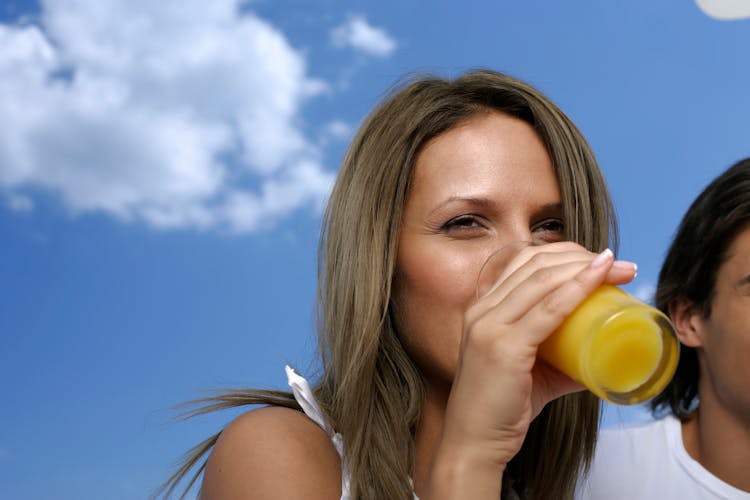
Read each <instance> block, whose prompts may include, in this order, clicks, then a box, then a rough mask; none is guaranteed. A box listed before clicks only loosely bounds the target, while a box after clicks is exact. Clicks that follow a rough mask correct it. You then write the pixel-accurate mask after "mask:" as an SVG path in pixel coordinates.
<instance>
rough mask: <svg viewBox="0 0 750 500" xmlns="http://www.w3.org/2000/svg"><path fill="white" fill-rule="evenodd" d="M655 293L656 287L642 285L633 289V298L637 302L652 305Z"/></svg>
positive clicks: (649, 284) (650, 284)
mask: <svg viewBox="0 0 750 500" xmlns="http://www.w3.org/2000/svg"><path fill="white" fill-rule="evenodd" d="M655 292H656V285H654V284H653V283H642V284H640V285H638V287H637V288H636V289H635V291H634V292H633V296H635V298H637V299H638V300H641V301H643V302H646V303H648V304H651V303H653V300H654V293H655Z"/></svg>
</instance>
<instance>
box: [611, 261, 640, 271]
mask: <svg viewBox="0 0 750 500" xmlns="http://www.w3.org/2000/svg"><path fill="white" fill-rule="evenodd" d="M612 267H616V268H618V269H626V270H628V271H633V272H634V273H636V274H638V264H636V263H635V262H630V261H627V260H616V261H614V262H613V263H612Z"/></svg>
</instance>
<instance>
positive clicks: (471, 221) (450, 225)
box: [442, 215, 483, 231]
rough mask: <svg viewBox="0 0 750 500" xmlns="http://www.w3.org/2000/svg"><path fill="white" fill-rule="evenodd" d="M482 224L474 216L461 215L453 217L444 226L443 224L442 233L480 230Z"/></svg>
mask: <svg viewBox="0 0 750 500" xmlns="http://www.w3.org/2000/svg"><path fill="white" fill-rule="evenodd" d="M481 227H483V226H482V224H481V223H480V222H479V219H478V218H477V217H476V216H474V215H461V216H459V217H454V218H453V219H451V220H449V221H448V222H446V223H445V224H443V227H442V229H443V231H460V230H462V229H463V230H465V229H474V228H481Z"/></svg>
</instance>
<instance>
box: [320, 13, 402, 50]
mask: <svg viewBox="0 0 750 500" xmlns="http://www.w3.org/2000/svg"><path fill="white" fill-rule="evenodd" d="M331 42H332V43H333V45H334V47H339V48H345V47H348V48H352V49H355V50H358V51H361V52H364V53H365V54H368V55H372V56H376V57H387V56H389V55H391V54H392V53H393V51H395V50H396V45H397V44H396V41H395V40H394V39H393V38H392V37H391V36H390V35H389V34H388V32H386V31H385V30H384V29H382V28H376V27H374V26H372V25H371V24H370V23H368V22H367V19H365V18H364V17H363V16H352V17H350V18H349V19H348V20H347V21H346V22H345V23H344V24H342V25H340V26H338V27H336V28H334V29H333V30H332V31H331Z"/></svg>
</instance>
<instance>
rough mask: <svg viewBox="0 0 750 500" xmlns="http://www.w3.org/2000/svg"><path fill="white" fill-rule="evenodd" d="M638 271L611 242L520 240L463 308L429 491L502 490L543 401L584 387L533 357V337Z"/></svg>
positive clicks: (449, 494)
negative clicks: (598, 248)
mask: <svg viewBox="0 0 750 500" xmlns="http://www.w3.org/2000/svg"><path fill="white" fill-rule="evenodd" d="M635 271H636V269H635V265H634V264H632V263H628V262H621V261H618V262H615V261H614V259H613V256H612V252H611V251H609V250H605V251H604V252H602V253H601V254H599V255H595V254H592V253H590V252H588V251H586V250H585V249H583V248H582V247H580V246H579V245H576V244H574V243H569V242H566V243H553V244H548V245H543V246H537V247H533V246H529V247H526V248H523V249H522V250H520V252H518V254H517V255H516V257H515V258H513V259H512V260H511V261H510V263H509V264H508V265H507V267H505V268H504V269H503V270H502V271H501V272H500V275H499V276H498V277H497V280H496V281H494V284H493V285H491V286H490V287H489V291H487V292H485V293H484V295H482V296H481V297H480V298H479V299H478V300H477V301H476V302H475V303H474V304H473V305H472V306H471V307H470V308H469V310H468V311H467V312H466V315H465V321H464V328H463V335H462V340H461V349H460V355H459V364H458V370H457V373H456V376H455V379H454V382H453V386H452V389H451V394H450V398H449V401H448V407H447V409H446V415H445V421H444V426H443V435H442V439H441V442H440V445H439V448H438V452H437V454H436V458H435V461H434V464H433V468H432V475H431V480H430V486H429V497H430V498H431V499H433V498H498V496H497V495H498V494H499V491H500V481H501V478H502V472H503V470H504V468H505V464H507V463H508V461H510V459H511V458H513V456H515V455H516V453H518V451H519V450H520V448H521V445H522V444H523V441H524V438H525V437H526V433H527V431H528V428H529V425H530V423H531V421H532V420H533V419H534V418H535V417H536V416H537V415H538V414H539V412H540V411H541V410H542V408H543V407H544V405H546V404H547V403H548V402H549V401H551V400H553V399H556V398H558V397H560V396H563V395H565V394H568V393H571V392H575V391H578V390H581V389H583V387H582V386H580V385H579V384H578V383H576V382H574V381H573V380H571V379H570V378H569V377H567V376H566V375H564V374H562V373H560V372H559V371H557V370H556V369H554V368H552V367H551V366H549V365H547V364H546V363H544V362H543V361H541V360H537V357H536V356H537V349H538V347H539V345H540V344H541V343H542V342H543V341H544V340H545V339H546V338H547V337H548V336H549V335H550V334H551V333H552V332H553V331H555V329H556V328H557V327H558V326H560V324H561V323H562V322H563V320H564V319H565V317H566V316H567V315H568V314H570V313H571V312H572V311H573V310H574V309H575V308H576V307H577V306H578V305H579V304H580V303H581V302H582V301H583V300H585V299H586V297H588V296H589V294H591V293H592V292H593V291H594V290H595V289H596V288H598V287H599V286H600V285H602V284H603V283H608V284H613V285H618V284H623V283H627V282H629V281H631V280H632V279H633V278H634V277H635ZM453 488H455V490H454V489H453ZM454 493H455V494H456V495H455V496H454Z"/></svg>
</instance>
